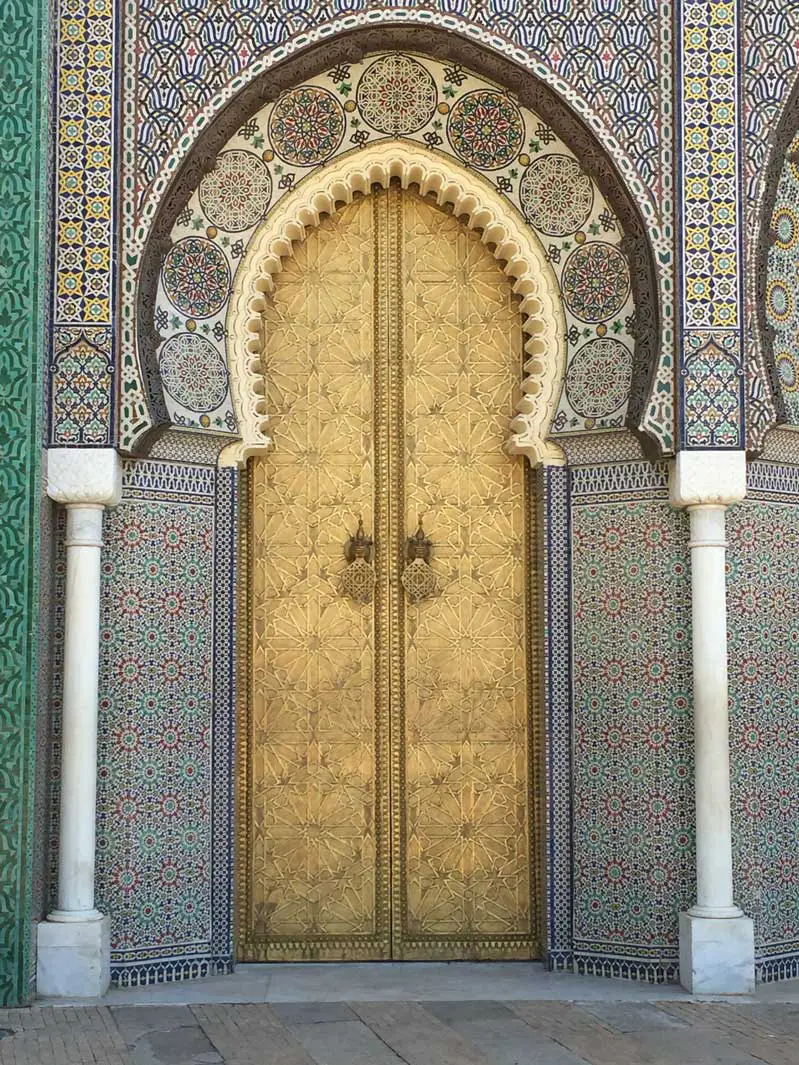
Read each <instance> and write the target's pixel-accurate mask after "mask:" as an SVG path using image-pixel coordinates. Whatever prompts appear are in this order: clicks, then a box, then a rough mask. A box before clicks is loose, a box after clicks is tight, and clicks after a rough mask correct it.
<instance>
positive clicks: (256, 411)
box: [220, 140, 566, 466]
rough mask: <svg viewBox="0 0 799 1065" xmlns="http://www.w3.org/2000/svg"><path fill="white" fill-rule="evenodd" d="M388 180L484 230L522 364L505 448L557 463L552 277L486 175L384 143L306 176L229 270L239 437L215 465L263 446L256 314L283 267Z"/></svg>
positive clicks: (559, 360) (560, 367) (562, 349)
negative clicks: (509, 299) (320, 229)
mask: <svg viewBox="0 0 799 1065" xmlns="http://www.w3.org/2000/svg"><path fill="white" fill-rule="evenodd" d="M392 179H397V180H398V181H399V182H400V183H401V185H402V186H403V188H408V187H409V186H411V185H416V186H418V188H419V191H420V193H421V195H423V196H426V195H429V194H432V195H433V196H434V197H435V199H436V202H437V203H438V204H439V206H444V205H446V204H449V205H451V206H452V208H453V211H454V213H455V215H456V216H457V217H458V218H460V219H461V221H462V222H463V223H464V224H465V225H467V226H468V227H469V228H470V229H474V230H479V231H481V233H482V239H483V243H484V244H486V245H487V246H489V247H490V248H491V250H492V251H493V254H494V257H495V258H496V259H497V260H499V261H500V262H502V263H503V269H504V271H505V273H506V274H507V275H508V276H509V277H511V278H513V290H514V292H515V293H516V294H517V295H518V296H519V297H520V312H521V314H522V329H523V332H524V335H525V342H524V350H525V353H526V356H527V358H526V360H525V363H524V373H525V376H524V377H523V379H522V394H521V399H520V401H519V405H518V410H517V413H516V416H515V417H514V419H513V420H512V422H511V425H510V429H511V435H510V439H509V442H508V448H509V450H510V451H511V452H512V453H514V454H523V455H526V456H527V457H528V459H529V460H530V462H531V463H532V464H533V465H535V466H537V465H541V464H556V463H557V464H559V463H562V462H563V453H562V451H561V449H560V448H559V447H558V446H557V444H555V443H553V442H552V441H550V440H547V439H546V436H547V431H548V429H549V425H550V423H551V421H552V417H553V415H554V413H555V408H556V405H557V402H558V397H559V395H560V390H561V386H562V384H563V376H564V373H565V368H566V345H565V321H564V315H563V308H562V306H561V298H560V291H559V287H558V283H557V279H556V277H555V275H554V272H553V270H552V267H551V265H550V264H549V262H548V261H547V258H546V253H545V251H544V248H543V247H542V245H541V242H540V241H539V240H538V237H537V236H536V235H535V233H533V232H532V230H531V229H530V227H529V226H528V225H527V224H526V222H525V221H524V220H523V219H522V218H521V216H520V215H519V214H518V213H517V212H516V210H515V209H514V208H513V207H511V205H510V204H509V203H508V202H507V201H506V200H504V199H503V198H502V197H501V196H500V195H499V194H498V193H497V192H496V191H495V189H494V188H493V187H492V186H491V185H490V184H489V183H488V182H487V181H486V180H485V179H484V178H482V177H480V176H479V175H477V174H474V173H471V172H469V171H468V170H467V169H466V168H465V167H462V166H460V165H458V164H457V163H455V162H453V161H451V160H449V159H447V158H443V157H441V156H439V155H436V154H435V153H434V152H432V151H430V150H429V149H427V148H424V147H422V146H421V145H419V144H412V143H409V142H406V141H402V140H388V141H380V142H378V143H376V144H374V145H372V146H370V147H366V148H363V149H361V150H360V151H358V152H357V153H356V154H353V155H348V156H342V157H339V158H338V159H336V160H334V161H333V162H332V163H329V164H328V165H327V166H325V167H321V168H320V169H319V170H317V171H315V172H314V173H313V174H311V175H309V176H308V177H307V178H306V179H305V180H304V181H303V182H301V183H300V184H299V185H298V186H297V188H296V189H295V190H294V191H293V192H292V193H291V194H290V195H288V196H287V197H285V198H284V199H283V200H281V201H280V203H279V204H278V205H277V207H276V208H275V209H274V210H273V211H272V212H271V213H270V215H269V216H268V217H267V219H266V221H265V222H264V223H263V224H262V225H261V227H260V228H259V229H258V230H257V231H256V233H255V234H254V235H253V237H252V238H251V240H250V243H249V246H248V248H247V252H246V254H245V256H244V258H243V259H242V262H241V264H240V266H239V269H238V270H237V272H236V277H235V279H234V282H233V294H232V298H231V301H230V309H229V311H228V318H227V332H228V337H229V338H230V339H229V343H228V373H229V375H230V390H231V398H232V401H233V410H234V414H235V416H236V421H237V423H238V427H239V433H240V436H241V439H240V440H239V441H237V442H236V443H234V444H231V445H230V446H228V447H227V448H225V449H224V451H223V452H222V453H221V455H220V464H221V465H224V466H230V465H238V464H241V463H243V462H244V461H246V459H247V457H248V456H249V455H252V454H254V453H255V452H257V451H260V450H263V449H264V448H265V447H268V446H269V443H270V440H269V435H268V420H269V412H268V410H267V409H266V400H265V396H264V390H265V388H264V377H263V371H262V366H261V352H262V349H263V332H262V330H263V325H262V317H261V312H262V311H263V310H264V308H265V306H266V299H267V298H268V297H269V294H270V293H272V292H273V291H274V287H275V281H274V278H275V275H277V274H278V273H280V271H281V269H282V264H283V260H284V259H285V257H286V256H288V255H291V254H293V249H294V246H295V244H296V242H297V241H301V240H304V239H305V235H306V232H307V231H308V229H310V228H314V227H315V226H317V225H318V224H319V222H320V219H321V217H322V216H323V215H325V214H331V213H332V212H334V211H335V210H336V208H337V206H339V205H342V204H346V203H350V202H351V201H352V199H353V197H354V196H355V195H357V194H359V193H360V194H364V195H366V194H368V193H369V192H370V190H371V189H372V187H373V186H374V185H379V186H381V187H385V186H387V185H388V184H389V183H390V181H391V180H392Z"/></svg>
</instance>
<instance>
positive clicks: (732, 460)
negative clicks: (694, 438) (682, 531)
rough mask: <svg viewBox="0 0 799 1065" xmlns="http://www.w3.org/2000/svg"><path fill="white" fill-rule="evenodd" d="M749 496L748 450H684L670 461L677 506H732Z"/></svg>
mask: <svg viewBox="0 0 799 1065" xmlns="http://www.w3.org/2000/svg"><path fill="white" fill-rule="evenodd" d="M745 495H746V452H745V451H680V452H678V453H677V458H676V459H675V460H674V461H673V462H671V463H670V468H669V499H670V500H671V505H672V506H673V507H699V506H724V507H728V506H730V504H732V503H738V502H740V501H741V500H742V499H743V498H744V496H745Z"/></svg>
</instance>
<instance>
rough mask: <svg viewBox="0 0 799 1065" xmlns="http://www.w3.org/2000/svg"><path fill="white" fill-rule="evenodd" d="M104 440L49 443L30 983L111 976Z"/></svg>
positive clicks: (114, 472) (112, 487)
mask: <svg viewBox="0 0 799 1065" xmlns="http://www.w3.org/2000/svg"><path fill="white" fill-rule="evenodd" d="M120 493H121V467H120V462H119V457H118V455H117V453H116V452H115V451H113V450H111V449H110V448H102V449H96V450H95V449H91V450H90V449H88V448H57V449H53V450H51V451H49V452H48V453H47V494H48V495H49V496H50V498H51V499H54V500H55V501H56V502H57V503H61V504H63V505H64V506H65V507H66V510H67V530H66V562H67V572H66V594H65V604H64V690H63V698H62V705H63V710H62V723H61V795H60V820H59V846H58V902H57V906H56V908H55V909H54V910H53V911H52V912H51V913H49V914H48V915H47V919H46V920H45V921H42V922H41V923H40V924H39V926H38V933H37V979H36V982H37V992H38V994H40V995H69V996H81V997H97V996H99V995H102V994H104V993H105V991H106V990H107V988H108V984H109V981H110V941H109V918H108V916H107V915H104V914H102V913H100V912H99V911H98V910H97V909H96V908H95V905H94V856H95V814H96V792H97V684H98V663H99V651H100V552H101V548H102V528H103V510H104V509H105V507H108V506H114V505H115V504H116V503H118V502H119V498H120Z"/></svg>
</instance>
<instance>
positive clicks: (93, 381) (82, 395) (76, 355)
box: [50, 326, 114, 446]
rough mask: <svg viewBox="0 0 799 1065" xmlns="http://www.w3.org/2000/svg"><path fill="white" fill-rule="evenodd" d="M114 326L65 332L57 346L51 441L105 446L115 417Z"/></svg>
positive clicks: (68, 328) (67, 328) (59, 332)
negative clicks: (113, 407)
mask: <svg viewBox="0 0 799 1065" xmlns="http://www.w3.org/2000/svg"><path fill="white" fill-rule="evenodd" d="M111 347H112V343H111V327H110V326H62V327H61V328H60V329H58V330H57V331H56V334H55V340H54V353H53V366H52V379H51V388H52V395H53V397H54V400H55V402H54V403H53V404H52V409H51V414H52V419H53V421H52V426H51V431H50V439H51V440H52V442H53V443H54V444H59V445H62V446H63V445H68V444H72V445H75V446H79V445H87V444H88V445H91V444H104V443H106V442H107V441H108V430H109V426H110V424H111V420H112V417H113V410H112V389H111V382H112V381H113V374H114V364H113V356H112V352H111Z"/></svg>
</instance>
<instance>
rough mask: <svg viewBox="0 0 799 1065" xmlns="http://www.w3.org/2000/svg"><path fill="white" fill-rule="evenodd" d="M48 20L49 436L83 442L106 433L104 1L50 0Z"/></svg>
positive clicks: (111, 38)
mask: <svg viewBox="0 0 799 1065" xmlns="http://www.w3.org/2000/svg"><path fill="white" fill-rule="evenodd" d="M55 22H56V32H57V39H56V53H55V54H56V71H55V77H56V91H55V94H54V108H55V114H54V118H53V121H54V129H55V148H56V151H55V164H54V165H55V174H54V181H55V195H54V205H53V206H54V228H55V237H56V240H55V261H54V271H53V360H52V362H53V365H52V377H51V382H50V397H51V399H50V402H51V433H50V440H51V442H52V443H55V444H82V445H89V446H91V445H96V444H108V443H111V442H113V435H112V433H113V420H114V410H113V388H112V376H113V353H112V339H111V332H110V330H109V329H108V328H105V329H104V328H98V327H104V326H105V327H107V326H109V325H110V323H111V322H112V321H113V320H114V316H115V308H114V307H113V306H112V300H113V263H114V257H115V248H114V239H115V237H114V174H115V166H114V158H115V137H116V130H115V117H114V109H115V104H114V74H115V61H116V57H115V33H116V17H115V8H114V4H113V3H112V0H59V3H58V6H57V17H56V20H55ZM75 327H78V328H77V329H76V328H75ZM80 327H83V328H82V329H81V328H80Z"/></svg>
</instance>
